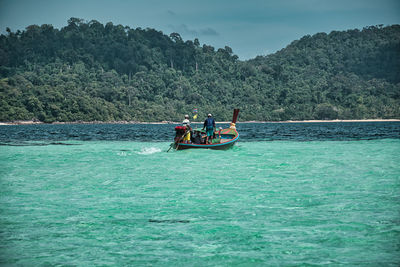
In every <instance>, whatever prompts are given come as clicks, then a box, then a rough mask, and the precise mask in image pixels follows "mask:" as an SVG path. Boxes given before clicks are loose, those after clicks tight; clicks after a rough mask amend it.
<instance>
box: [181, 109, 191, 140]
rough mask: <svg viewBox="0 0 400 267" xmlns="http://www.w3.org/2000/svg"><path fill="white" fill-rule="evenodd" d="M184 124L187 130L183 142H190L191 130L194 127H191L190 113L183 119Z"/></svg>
mask: <svg viewBox="0 0 400 267" xmlns="http://www.w3.org/2000/svg"><path fill="white" fill-rule="evenodd" d="M182 126H185V127H186V132H185V136H184V138H183V142H184V143H190V132H191V130H192V128H191V127H190V121H189V115H185V119H184V120H183V121H182Z"/></svg>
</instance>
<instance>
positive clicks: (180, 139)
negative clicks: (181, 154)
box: [167, 131, 189, 153]
mask: <svg viewBox="0 0 400 267" xmlns="http://www.w3.org/2000/svg"><path fill="white" fill-rule="evenodd" d="M188 132H189V131H186V132H185V133H184V134H183V135H182V136H181V138H179V140H178V141H176V142H175V143H173V144H171V145H170V146H169V149H168V150H167V153H168V152H169V151H170V150H171V148H172V147H173V146H174V145H177V146H176V148H175V150H178V147H179V143H180V142H181V141H182V140H183V138H185V136H186V135H187V134H188Z"/></svg>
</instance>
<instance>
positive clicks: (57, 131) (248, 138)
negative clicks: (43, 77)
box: [0, 122, 400, 145]
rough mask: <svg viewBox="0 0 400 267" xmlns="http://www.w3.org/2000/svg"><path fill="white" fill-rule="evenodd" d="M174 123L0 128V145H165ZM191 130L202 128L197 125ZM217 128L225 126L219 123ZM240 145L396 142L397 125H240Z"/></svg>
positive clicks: (391, 123) (399, 126)
mask: <svg viewBox="0 0 400 267" xmlns="http://www.w3.org/2000/svg"><path fill="white" fill-rule="evenodd" d="M175 126H176V125H174V124H158V125H154V124H61V125H46V124H41V125H8V126H0V143H2V144H3V145H4V144H11V143H21V142H24V141H49V142H57V141H67V140H79V141H138V142H166V141H171V140H172V139H173V136H174V127H175ZM194 127H201V125H200V124H198V125H197V126H196V125H194ZM218 127H228V124H219V125H218ZM237 129H238V131H239V133H240V141H241V142H253V141H278V140H279V141H328V140H329V141H351V140H376V139H387V138H390V139H399V138H400V122H334V123H242V124H240V123H239V124H238V125H237Z"/></svg>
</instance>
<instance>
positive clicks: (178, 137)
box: [171, 109, 239, 150]
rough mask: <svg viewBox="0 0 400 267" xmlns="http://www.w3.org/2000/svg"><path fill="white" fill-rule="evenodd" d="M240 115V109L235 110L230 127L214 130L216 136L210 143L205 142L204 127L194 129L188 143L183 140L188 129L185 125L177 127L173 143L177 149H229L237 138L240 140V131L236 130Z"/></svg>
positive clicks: (172, 145)
mask: <svg viewBox="0 0 400 267" xmlns="http://www.w3.org/2000/svg"><path fill="white" fill-rule="evenodd" d="M238 115H239V109H235V110H234V111H233V118H232V122H231V123H230V126H229V128H226V129H221V128H219V129H216V130H215V131H214V138H213V139H212V142H211V143H210V144H206V143H205V139H206V131H205V130H203V129H202V128H197V129H193V130H192V134H191V140H190V141H189V142H187V143H185V142H184V141H183V138H184V137H185V134H186V133H187V130H186V128H185V127H184V126H177V127H175V132H176V134H175V139H174V143H172V144H171V147H173V148H174V149H176V150H183V149H189V148H208V149H221V150H222V149H228V148H230V147H232V146H233V145H234V144H235V143H236V141H237V140H239V133H238V132H237V130H236V121H237V118H238Z"/></svg>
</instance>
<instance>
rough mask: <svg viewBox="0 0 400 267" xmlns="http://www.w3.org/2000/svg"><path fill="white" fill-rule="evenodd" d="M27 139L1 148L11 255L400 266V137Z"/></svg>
mask: <svg viewBox="0 0 400 267" xmlns="http://www.w3.org/2000/svg"><path fill="white" fill-rule="evenodd" d="M246 133H247V134H249V131H246ZM28 144H29V145H27V143H24V145H23V146H16V145H6V146H4V145H3V146H0V164H1V168H0V238H1V242H0V264H1V265H24V266H26V265H28V266H31V265H32V266H37V265H78V266H86V265H134V266H141V265H155V266H171V265H172V264H181V265H183V266H237V265H239V266H277V265H279V266H298V265H334V266H337V265H343V266H357V265H358V266H378V265H383V266H398V265H399V264H400V193H399V192H400V164H399V162H400V139H376V140H357V141H351V140H347V141H325V140H324V141H318V140H314V141H301V142H300V141H293V140H288V141H272V142H267V141H251V140H243V141H242V142H239V143H238V144H237V145H236V146H235V147H234V148H233V149H230V150H227V151H212V150H187V151H171V152H169V153H166V150H167V149H168V147H169V142H165V141H158V142H137V141H116V140H111V141H82V140H65V141H63V142H62V144H64V145H60V144H59V143H53V145H45V146H44V145H43V142H42V141H29V143H28ZM66 144H68V145H66Z"/></svg>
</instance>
